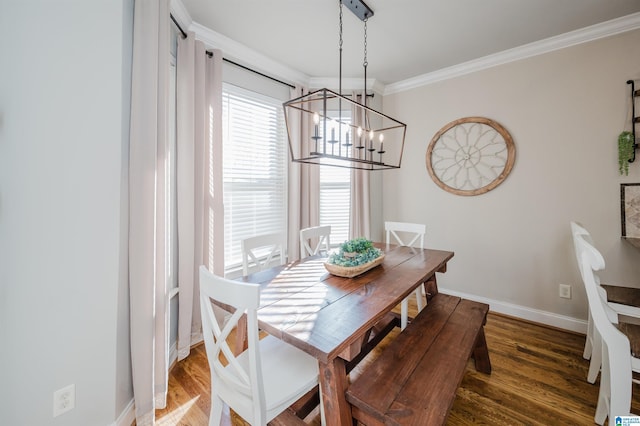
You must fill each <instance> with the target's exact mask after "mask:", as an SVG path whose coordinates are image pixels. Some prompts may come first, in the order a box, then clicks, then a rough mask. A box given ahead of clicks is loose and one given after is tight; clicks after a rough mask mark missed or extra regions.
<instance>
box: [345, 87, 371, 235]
mask: <svg viewBox="0 0 640 426" xmlns="http://www.w3.org/2000/svg"><path fill="white" fill-rule="evenodd" d="M352 99H354V100H356V101H357V102H358V103H360V104H364V103H365V102H366V99H367V98H366V95H363V94H361V93H360V94H359V93H357V92H353V98H352ZM351 112H352V116H353V124H354V126H356V127H357V126H361V127H362V128H363V129H365V128H366V127H367V125H366V117H365V116H364V110H363V109H362V108H355V106H353V107H352V111H351ZM369 173H372V172H370V171H367V170H360V169H352V170H351V209H350V213H349V238H350V239H352V238H357V237H365V238H367V239H369V238H371V204H370V195H369Z"/></svg>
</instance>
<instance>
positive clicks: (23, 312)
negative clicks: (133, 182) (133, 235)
mask: <svg viewBox="0 0 640 426" xmlns="http://www.w3.org/2000/svg"><path fill="white" fill-rule="evenodd" d="M132 4H133V2H132V1H130V0H121V1H115V2H114V1H112V0H94V1H91V2H87V1H84V0H67V1H65V2H62V3H61V2H51V1H47V0H9V1H3V2H2V3H1V5H0V52H1V55H0V57H1V58H2V59H0V60H1V61H2V63H1V66H0V69H1V70H2V71H1V75H2V78H0V286H1V287H0V341H1V342H2V344H1V345H0V347H1V349H0V351H2V352H1V353H0V365H1V366H2V367H1V368H0V371H1V373H0V374H1V376H0V383H2V387H1V389H2V391H1V392H2V395H1V396H0V424H3V425H63V424H64V425H72V426H73V425H78V426H80V425H82V426H85V425H107V424H112V423H113V422H114V420H115V419H116V417H117V416H118V414H119V412H120V411H121V409H122V405H123V404H124V403H125V401H129V400H130V399H131V383H130V377H129V378H127V374H128V373H127V371H128V370H127V369H128V368H129V367H128V365H127V360H126V356H123V354H128V352H129V349H128V337H127V335H126V334H125V335H123V330H126V329H128V316H127V315H128V309H127V308H126V307H124V309H121V308H119V303H126V300H127V298H126V294H123V292H126V291H127V290H126V289H127V287H126V282H123V280H126V274H127V271H126V264H123V262H125V261H126V255H123V253H122V250H123V249H124V248H125V245H126V243H125V242H126V234H123V231H126V229H127V228H126V227H127V225H126V223H125V222H124V221H125V220H126V215H125V214H124V213H123V211H125V210H124V209H125V208H126V206H123V202H125V201H126V196H125V195H124V194H123V192H122V191H123V188H126V185H125V184H123V179H126V173H124V174H123V167H126V165H125V164H123V162H125V161H126V158H127V154H126V152H125V151H126V150H127V146H128V122H127V120H128V119H127V117H128V110H127V108H128V107H127V105H128V103H129V100H128V85H129V84H130V78H129V63H130V62H128V61H130V59H128V58H123V52H124V53H127V51H128V54H129V55H130V46H128V45H130V42H131V41H130V34H131V28H130V27H127V26H130V17H131V8H132ZM127 35H128V36H127ZM125 56H126V55H125ZM119 333H120V334H119ZM71 383H74V384H75V385H76V408H75V409H74V410H72V411H70V412H68V413H66V414H64V415H62V416H60V417H57V418H55V419H54V418H53V417H52V406H53V392H54V391H55V390H56V389H59V388H61V387H63V386H66V385H68V384H71ZM116 401H117V402H116ZM116 405H119V406H120V407H117V406H116Z"/></svg>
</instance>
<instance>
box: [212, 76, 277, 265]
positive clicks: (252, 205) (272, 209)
mask: <svg viewBox="0 0 640 426" xmlns="http://www.w3.org/2000/svg"><path fill="white" fill-rule="evenodd" d="M222 103H223V116H222V122H223V126H224V128H223V185H224V186H223V191H224V216H225V217H224V219H225V231H224V239H225V242H224V244H225V270H227V271H229V270H231V269H235V268H238V267H240V266H241V265H242V252H241V246H240V241H241V240H242V239H244V238H248V237H252V236H255V235H261V234H268V233H272V232H285V233H286V227H287V204H286V203H287V199H286V194H287V175H286V173H287V164H286V163H287V146H286V133H285V127H284V114H283V112H282V101H280V100H278V99H273V98H270V97H267V96H264V95H261V94H258V93H255V92H251V91H249V90H245V89H242V88H240V87H237V86H234V85H231V84H224V85H223V101H222Z"/></svg>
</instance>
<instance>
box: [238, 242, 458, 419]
mask: <svg viewBox="0 0 640 426" xmlns="http://www.w3.org/2000/svg"><path fill="white" fill-rule="evenodd" d="M375 245H376V246H377V247H379V248H381V249H382V250H383V251H384V254H385V258H384V261H383V262H382V264H381V265H379V266H377V267H375V268H373V269H371V270H369V271H367V272H365V273H363V274H362V275H359V276H356V277H353V278H343V277H338V276H334V275H331V274H329V273H328V272H327V270H326V268H325V267H324V262H325V261H326V258H324V257H319V256H314V257H309V258H306V259H304V260H301V261H298V262H294V263H291V264H288V265H285V266H280V267H276V268H273V269H268V270H265V271H262V272H258V273H255V274H252V275H249V276H247V277H244V278H243V280H244V281H247V282H252V283H257V284H260V285H261V293H260V308H259V309H258V321H259V325H260V327H261V328H262V329H263V330H264V331H266V332H267V333H269V334H271V335H273V336H275V337H278V338H280V339H282V340H283V341H285V342H288V343H290V344H291V345H294V346H295V347H297V348H299V349H301V350H303V351H305V352H306V353H308V354H310V355H312V356H313V357H315V358H316V359H317V360H318V366H319V382H320V389H321V392H322V403H323V406H324V415H325V419H326V424H327V425H329V426H331V425H335V426H340V425H351V424H352V418H351V408H350V406H349V404H348V402H347V400H346V398H345V391H346V389H347V386H348V379H347V374H348V371H347V365H348V363H349V362H350V361H353V360H357V358H358V356H359V355H360V354H361V351H362V350H363V347H364V346H365V345H366V344H367V343H368V339H369V336H370V335H371V330H372V329H374V328H375V327H376V325H377V324H378V323H380V322H383V321H384V319H385V317H388V316H389V315H390V313H391V311H392V309H393V308H394V307H395V306H397V305H398V304H399V303H400V302H401V301H402V300H403V299H404V298H405V297H407V296H409V295H410V294H411V293H412V292H413V291H414V290H415V289H416V288H417V287H419V286H420V285H422V284H423V283H425V282H427V281H429V280H430V279H432V278H433V277H434V275H435V273H436V272H446V268H447V262H448V261H449V260H450V259H451V258H452V257H453V255H454V253H453V252H451V251H443V250H432V249H416V248H412V247H401V246H395V245H386V244H381V243H376V244H375ZM432 291H433V289H432Z"/></svg>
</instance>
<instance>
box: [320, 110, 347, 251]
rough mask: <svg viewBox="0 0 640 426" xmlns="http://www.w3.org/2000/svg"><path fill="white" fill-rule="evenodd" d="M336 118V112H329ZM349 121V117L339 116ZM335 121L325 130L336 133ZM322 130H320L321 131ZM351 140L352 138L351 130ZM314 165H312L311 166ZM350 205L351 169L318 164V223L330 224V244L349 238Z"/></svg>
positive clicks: (322, 224) (343, 120)
mask: <svg viewBox="0 0 640 426" xmlns="http://www.w3.org/2000/svg"><path fill="white" fill-rule="evenodd" d="M329 116H330V117H333V118H335V119H337V118H338V116H337V112H333V114H332V113H330V114H329ZM340 119H341V121H342V122H344V123H350V122H351V117H348V116H347V117H345V116H344V111H343V115H342V116H341V117H340ZM335 123H336V122H335V121H331V122H329V123H328V126H327V131H329V132H330V131H331V130H333V131H334V132H335V133H336V134H338V133H339V132H340V129H339V128H338V127H337V126H336V125H335ZM321 132H322V131H321ZM351 133H352V134H351V140H352V141H353V140H354V135H353V132H351ZM311 167H314V166H311ZM350 207H351V169H347V168H345V167H335V166H320V225H321V226H324V225H331V245H332V246H337V245H339V244H341V243H343V242H345V241H347V240H348V239H349V209H350Z"/></svg>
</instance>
